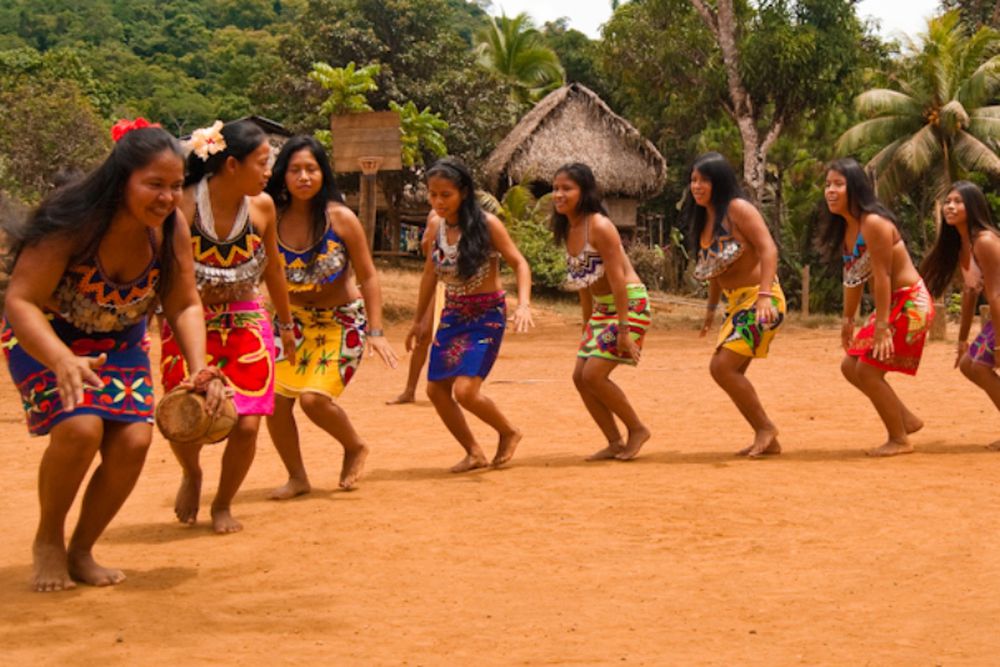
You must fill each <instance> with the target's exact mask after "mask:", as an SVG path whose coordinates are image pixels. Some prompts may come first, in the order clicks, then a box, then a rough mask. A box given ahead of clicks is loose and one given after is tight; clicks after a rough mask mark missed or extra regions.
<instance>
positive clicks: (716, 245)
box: [693, 233, 744, 280]
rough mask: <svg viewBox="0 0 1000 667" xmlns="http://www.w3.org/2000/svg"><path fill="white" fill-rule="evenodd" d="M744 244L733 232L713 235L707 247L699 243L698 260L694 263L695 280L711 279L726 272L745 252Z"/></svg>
mask: <svg viewBox="0 0 1000 667" xmlns="http://www.w3.org/2000/svg"><path fill="white" fill-rule="evenodd" d="M743 249H744V248H743V244H742V243H740V242H739V241H737V240H736V237H734V236H733V235H732V234H731V233H726V234H721V235H718V234H717V235H714V236H712V243H710V244H709V246H708V247H707V248H706V247H704V246H702V245H700V244H699V246H698V261H697V263H696V264H695V265H694V273H693V275H694V279H695V280H711V279H713V278H718V277H719V276H721V275H722V274H723V273H725V272H726V271H727V270H728V269H729V267H730V266H732V265H733V263H734V262H736V260H738V259H739V258H740V256H741V255H742V254H743Z"/></svg>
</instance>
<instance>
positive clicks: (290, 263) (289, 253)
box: [278, 222, 347, 292]
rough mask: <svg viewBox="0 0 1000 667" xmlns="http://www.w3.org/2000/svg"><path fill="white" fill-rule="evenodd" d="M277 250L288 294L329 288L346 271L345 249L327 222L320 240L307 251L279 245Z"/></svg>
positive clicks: (279, 241)
mask: <svg viewBox="0 0 1000 667" xmlns="http://www.w3.org/2000/svg"><path fill="white" fill-rule="evenodd" d="M278 250H280V251H281V259H282V261H283V263H284V265H285V280H286V281H287V282H288V291H289V292H307V291H311V290H318V289H321V288H322V287H323V286H324V285H329V284H330V283H332V282H333V281H335V280H336V279H337V278H339V277H340V275H341V274H342V273H343V272H344V269H346V268H347V247H346V246H345V245H344V241H343V240H342V239H341V238H340V237H339V236H337V232H335V231H333V225H331V224H330V223H329V222H327V226H326V232H324V233H323V237H322V238H320V240H319V241H318V242H317V243H316V244H315V245H313V246H312V247H311V248H308V249H306V250H302V251H299V250H295V249H293V248H289V247H288V246H286V245H285V244H283V243H282V242H281V235H280V234H279V236H278Z"/></svg>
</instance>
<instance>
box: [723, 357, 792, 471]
mask: <svg viewBox="0 0 1000 667" xmlns="http://www.w3.org/2000/svg"><path fill="white" fill-rule="evenodd" d="M750 361H751V359H749V358H748V357H745V356H743V355H741V354H737V353H735V352H733V351H732V350H727V349H726V348H720V349H718V350H716V351H715V354H713V355H712V361H711V363H710V364H709V370H710V371H711V372H712V379H714V380H715V382H716V383H717V384H718V385H719V386H720V387H722V389H723V390H724V391H725V392H726V393H727V394H729V398H730V399H731V400H732V401H733V403H734V404H735V405H736V407H737V409H739V411H740V414H742V415H743V418H744V419H746V420H747V422H748V423H749V424H750V426H751V428H753V431H754V438H753V444H752V445H750V447H749V448H747V449H743V450H740V451H739V452H738V453H739V454H743V455H745V456H749V457H751V458H757V457H758V456H763V455H765V454H778V453H780V452H781V447H780V445H778V444H777V443H776V442H775V440H776V438H777V437H778V428H777V427H776V426H775V425H774V422H772V421H771V419H770V418H769V417H768V416H767V412H766V411H765V410H764V406H763V405H761V402H760V398H759V397H758V396H757V391H756V390H755V389H754V386H753V384H751V383H750V380H748V379H747V377H746V374H745V373H746V369H747V368H748V367H749V366H750Z"/></svg>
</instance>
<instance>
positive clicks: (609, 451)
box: [584, 440, 625, 461]
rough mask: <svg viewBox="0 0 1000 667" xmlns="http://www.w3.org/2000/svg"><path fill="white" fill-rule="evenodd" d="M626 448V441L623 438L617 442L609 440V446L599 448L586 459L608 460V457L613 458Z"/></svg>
mask: <svg viewBox="0 0 1000 667" xmlns="http://www.w3.org/2000/svg"><path fill="white" fill-rule="evenodd" d="M624 450H625V443H624V442H622V441H621V440H618V441H617V442H609V443H608V446H607V447H605V448H604V449H599V450H597V451H596V452H594V453H593V454H591V455H590V456H588V457H587V458H586V459H584V460H585V461H607V460H608V459H613V458H615V457H616V456H618V455H619V454H621V453H622V451H624Z"/></svg>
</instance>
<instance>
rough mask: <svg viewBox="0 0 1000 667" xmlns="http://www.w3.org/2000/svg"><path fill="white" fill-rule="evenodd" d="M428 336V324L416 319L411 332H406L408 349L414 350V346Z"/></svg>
mask: <svg viewBox="0 0 1000 667" xmlns="http://www.w3.org/2000/svg"><path fill="white" fill-rule="evenodd" d="M426 337H427V326H426V325H425V324H424V323H423V321H421V320H416V321H414V322H413V326H412V327H410V331H409V333H407V334H406V343H405V345H406V351H407V352H413V348H414V347H416V344H417V343H419V342H420V341H423V340H425V339H426Z"/></svg>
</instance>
